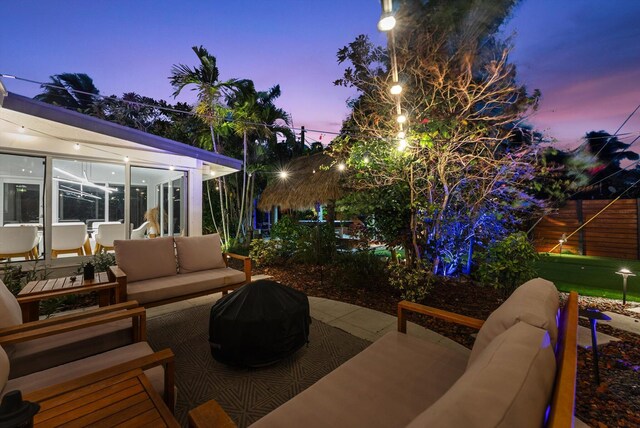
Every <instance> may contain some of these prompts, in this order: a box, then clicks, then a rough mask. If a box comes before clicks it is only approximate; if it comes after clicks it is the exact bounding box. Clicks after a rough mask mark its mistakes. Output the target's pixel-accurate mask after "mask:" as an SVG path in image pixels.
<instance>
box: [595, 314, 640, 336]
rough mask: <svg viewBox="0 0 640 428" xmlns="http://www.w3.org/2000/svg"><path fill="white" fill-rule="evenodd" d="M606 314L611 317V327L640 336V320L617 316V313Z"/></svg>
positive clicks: (609, 323) (609, 322)
mask: <svg viewBox="0 0 640 428" xmlns="http://www.w3.org/2000/svg"><path fill="white" fill-rule="evenodd" d="M604 313H605V314H607V315H609V316H610V317H611V321H608V322H607V324H608V325H610V326H611V327H613V328H618V329H620V330H624V331H628V332H629V333H633V334H638V335H640V320H638V319H637V318H633V317H628V316H626V315H620V314H616V313H615V312H604Z"/></svg>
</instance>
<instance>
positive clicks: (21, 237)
mask: <svg viewBox="0 0 640 428" xmlns="http://www.w3.org/2000/svg"><path fill="white" fill-rule="evenodd" d="M37 245H38V226H28V225H24V226H18V227H0V259H11V258H16V257H23V258H24V259H25V260H31V259H33V258H34V257H33V249H34V247H35V246H37Z"/></svg>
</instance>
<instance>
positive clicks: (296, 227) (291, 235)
mask: <svg viewBox="0 0 640 428" xmlns="http://www.w3.org/2000/svg"><path fill="white" fill-rule="evenodd" d="M305 231H306V227H305V226H302V225H301V224H299V223H298V222H297V221H295V220H293V219H291V218H290V217H283V218H281V219H280V220H278V222H277V223H276V224H274V225H273V227H271V238H272V239H278V240H280V247H281V253H282V255H284V256H285V257H291V256H293V255H294V254H295V252H296V249H297V246H298V242H299V241H300V237H301V236H302V235H303V234H304V233H305Z"/></svg>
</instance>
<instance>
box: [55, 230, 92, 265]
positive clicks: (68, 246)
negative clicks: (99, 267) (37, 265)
mask: <svg viewBox="0 0 640 428" xmlns="http://www.w3.org/2000/svg"><path fill="white" fill-rule="evenodd" d="M51 241H52V243H51V257H53V258H54V259H55V258H57V257H58V255H60V254H76V255H78V256H82V255H87V256H88V255H91V245H90V244H89V236H88V235H87V225H86V224H84V223H75V222H74V223H54V224H53V226H52V229H51Z"/></svg>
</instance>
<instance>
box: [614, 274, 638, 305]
mask: <svg viewBox="0 0 640 428" xmlns="http://www.w3.org/2000/svg"><path fill="white" fill-rule="evenodd" d="M616 273H617V274H618V275H621V276H622V304H623V305H626V304H627V278H628V277H630V276H636V274H635V273H633V272H631V271H630V270H629V269H627V268H622V269H620V270H619V271H617V272H616Z"/></svg>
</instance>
